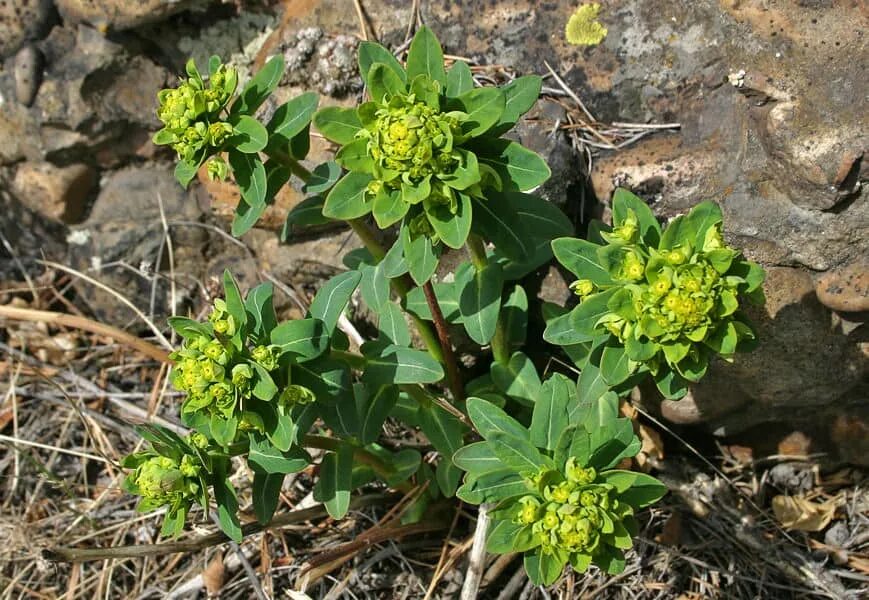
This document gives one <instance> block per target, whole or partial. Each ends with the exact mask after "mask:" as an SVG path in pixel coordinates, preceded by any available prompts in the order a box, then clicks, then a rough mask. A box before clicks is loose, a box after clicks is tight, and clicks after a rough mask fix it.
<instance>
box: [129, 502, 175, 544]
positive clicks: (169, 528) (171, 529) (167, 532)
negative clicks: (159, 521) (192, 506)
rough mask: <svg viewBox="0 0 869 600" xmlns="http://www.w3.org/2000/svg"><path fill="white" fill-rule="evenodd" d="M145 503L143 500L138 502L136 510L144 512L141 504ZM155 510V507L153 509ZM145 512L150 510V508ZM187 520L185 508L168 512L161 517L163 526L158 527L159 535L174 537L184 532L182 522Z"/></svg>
mask: <svg viewBox="0 0 869 600" xmlns="http://www.w3.org/2000/svg"><path fill="white" fill-rule="evenodd" d="M144 502H146V500H145V499H144V498H143V499H142V500H140V501H139V505H138V506H137V509H138V510H139V511H141V512H144V510H146V509H145V508H144V507H143V506H142V504H143V503H144ZM155 508H156V507H155ZM147 510H151V509H150V508H149V509H147ZM186 519H187V508H186V507H185V506H181V507H179V508H178V510H169V511H167V512H166V514H165V515H164V517H163V525H162V526H161V527H160V535H162V536H163V537H176V536H178V535H181V532H182V531H184V522H185V520H186Z"/></svg>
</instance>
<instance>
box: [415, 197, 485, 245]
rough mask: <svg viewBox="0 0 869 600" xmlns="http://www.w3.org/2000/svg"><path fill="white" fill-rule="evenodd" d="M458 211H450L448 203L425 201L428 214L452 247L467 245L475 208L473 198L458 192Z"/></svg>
mask: <svg viewBox="0 0 869 600" xmlns="http://www.w3.org/2000/svg"><path fill="white" fill-rule="evenodd" d="M457 196H458V203H457V205H456V212H455V213H452V212H450V209H449V207H448V205H445V204H439V203H433V204H430V203H429V202H427V201H423V206H424V207H425V212H426V215H428V220H429V222H430V223H431V226H432V227H433V228H434V230H435V232H436V233H437V234H438V236H439V237H440V239H441V241H442V242H443V243H444V244H446V245H447V246H449V247H450V248H454V249H459V248H461V247H462V246H464V245H465V241H466V240H467V239H468V234H469V233H470V232H471V221H472V218H473V213H472V211H473V209H472V203H471V198H470V196H468V195H467V194H463V193H458V194H457Z"/></svg>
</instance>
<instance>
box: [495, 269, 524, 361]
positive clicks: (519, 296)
mask: <svg viewBox="0 0 869 600" xmlns="http://www.w3.org/2000/svg"><path fill="white" fill-rule="evenodd" d="M501 321H502V322H503V324H504V331H505V332H506V335H507V343H508V344H509V345H510V347H511V349H512V348H519V347H521V346H522V345H523V344H524V343H525V337H526V332H527V329H528V297H527V296H526V295H525V288H523V287H522V286H521V285H518V284H517V285H516V286H514V287H513V291H512V292H510V295H509V296H508V297H507V300H506V301H505V302H504V306H503V307H502V308H501Z"/></svg>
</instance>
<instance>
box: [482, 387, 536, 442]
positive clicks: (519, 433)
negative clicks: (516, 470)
mask: <svg viewBox="0 0 869 600" xmlns="http://www.w3.org/2000/svg"><path fill="white" fill-rule="evenodd" d="M467 409H468V416H469V417H470V419H471V422H472V423H473V424H474V427H476V429H477V431H478V432H480V435H481V436H483V437H484V438H486V439H488V438H489V437H491V436H493V435H495V434H498V433H502V434H506V435H508V436H512V437H515V438H518V439H524V440H530V439H531V438H530V434H529V433H528V430H527V429H525V428H524V427H523V426H522V424H521V423H519V421H517V420H516V419H514V418H513V417H511V416H509V415H508V414H507V413H505V412H504V411H503V410H502V409H500V408H498V407H497V406H495V405H494V404H492V403H491V402H489V401H488V400H483V399H482V398H474V397H471V398H468V401H467Z"/></svg>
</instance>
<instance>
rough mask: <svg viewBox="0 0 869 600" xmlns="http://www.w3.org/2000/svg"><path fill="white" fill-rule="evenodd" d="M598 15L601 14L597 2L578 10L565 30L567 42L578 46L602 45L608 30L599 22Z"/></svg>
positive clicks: (584, 5)
mask: <svg viewBox="0 0 869 600" xmlns="http://www.w3.org/2000/svg"><path fill="white" fill-rule="evenodd" d="M598 13H600V4H598V3H597V2H593V3H591V4H583V5H582V6H580V7H579V8H577V9H576V12H574V13H573V14H572V15H571V16H570V19H569V20H568V21H567V26H566V27H565V28H564V36H565V37H566V38H567V41H568V42H570V43H571V44H574V45H577V46H597V45H598V44H600V43H601V42H602V41H603V39H604V38H605V37H606V34H607V29H606V27H604V26H603V25H601V24H600V23H598V22H597V20H596V19H597V16H598Z"/></svg>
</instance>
